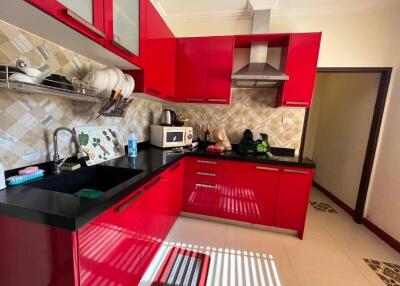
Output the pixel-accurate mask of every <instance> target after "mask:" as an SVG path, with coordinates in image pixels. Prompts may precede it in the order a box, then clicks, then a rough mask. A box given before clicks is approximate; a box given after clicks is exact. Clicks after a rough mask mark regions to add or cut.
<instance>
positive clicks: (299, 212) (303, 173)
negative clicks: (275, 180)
mask: <svg viewBox="0 0 400 286" xmlns="http://www.w3.org/2000/svg"><path fill="white" fill-rule="evenodd" d="M312 174H313V170H312V169H302V168H288V167H284V168H283V169H282V172H281V174H280V179H279V191H278V200H277V207H276V215H275V226H277V227H282V228H288V229H293V230H297V231H299V232H300V237H302V233H303V229H304V224H305V219H306V213H307V206H308V198H309V194H310V190H311V182H312Z"/></svg>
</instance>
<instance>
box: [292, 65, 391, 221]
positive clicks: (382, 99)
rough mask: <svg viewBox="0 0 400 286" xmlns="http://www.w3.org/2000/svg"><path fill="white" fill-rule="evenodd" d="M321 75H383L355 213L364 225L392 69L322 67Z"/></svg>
mask: <svg viewBox="0 0 400 286" xmlns="http://www.w3.org/2000/svg"><path fill="white" fill-rule="evenodd" d="M317 71H318V72H319V73H379V74H380V75H381V77H380V81H379V87H378V94H377V97H376V101H375V108H374V114H373V117H372V123H371V129H370V132H369V137H368V144H367V150H366V152H365V157H364V164H363V169H362V174H361V179H360V185H359V188H358V196H357V203H356V208H355V211H354V217H353V218H354V221H356V222H357V223H362V221H363V217H364V210H365V203H366V200H367V195H368V188H369V183H370V181H371V174H372V168H373V165H374V161H375V154H376V147H377V144H378V139H379V134H380V131H381V124H382V118H383V113H384V111H385V104H386V98H387V94H388V90H389V84H390V78H391V75H392V68H391V67H382V68H381V67H321V68H318V70H317ZM308 115H309V110H308V109H307V110H306V114H305V122H304V126H303V135H302V140H301V141H302V142H301V147H300V156H302V154H303V150H304V144H305V137H306V131H307V121H308Z"/></svg>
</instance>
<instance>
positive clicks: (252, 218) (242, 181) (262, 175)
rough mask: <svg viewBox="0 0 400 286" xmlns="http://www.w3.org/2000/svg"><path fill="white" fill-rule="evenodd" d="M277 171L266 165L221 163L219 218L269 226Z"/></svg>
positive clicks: (274, 199) (275, 192) (277, 169)
mask: <svg viewBox="0 0 400 286" xmlns="http://www.w3.org/2000/svg"><path fill="white" fill-rule="evenodd" d="M278 183H279V168H277V167H274V166H269V165H256V164H252V163H243V162H233V161H228V162H226V163H225V168H224V188H223V192H222V197H223V200H224V203H223V204H222V205H223V208H222V210H223V215H224V217H226V218H229V219H233V220H240V221H244V222H248V223H254V224H262V225H272V223H273V219H274V215H275V204H276V196H277V192H278Z"/></svg>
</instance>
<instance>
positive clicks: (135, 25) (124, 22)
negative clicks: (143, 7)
mask: <svg viewBox="0 0 400 286" xmlns="http://www.w3.org/2000/svg"><path fill="white" fill-rule="evenodd" d="M139 31H140V30H139V0H114V1H113V32H114V35H113V41H114V42H115V43H116V44H118V45H120V46H121V47H122V48H124V49H125V50H126V51H128V52H130V53H132V54H134V55H139V41H140V33H139Z"/></svg>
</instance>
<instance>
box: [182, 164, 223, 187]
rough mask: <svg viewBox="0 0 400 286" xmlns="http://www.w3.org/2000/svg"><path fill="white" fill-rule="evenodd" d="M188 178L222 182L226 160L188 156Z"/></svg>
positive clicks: (204, 181)
mask: <svg viewBox="0 0 400 286" xmlns="http://www.w3.org/2000/svg"><path fill="white" fill-rule="evenodd" d="M188 159H189V160H188V163H187V165H186V166H185V167H186V178H187V179H188V180H190V181H195V182H200V183H202V182H203V183H221V182H222V180H223V173H224V169H223V166H224V162H223V161H221V160H213V159H208V158H188Z"/></svg>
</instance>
